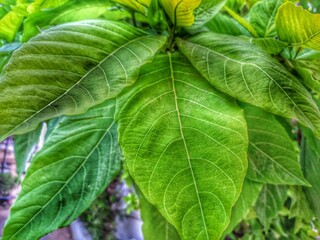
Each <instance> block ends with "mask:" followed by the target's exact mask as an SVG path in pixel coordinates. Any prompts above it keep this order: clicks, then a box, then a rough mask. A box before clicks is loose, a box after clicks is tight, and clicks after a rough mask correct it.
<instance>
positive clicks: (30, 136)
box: [14, 125, 42, 176]
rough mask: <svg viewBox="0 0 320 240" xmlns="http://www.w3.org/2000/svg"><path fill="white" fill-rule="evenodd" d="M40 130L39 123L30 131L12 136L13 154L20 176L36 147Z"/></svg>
mask: <svg viewBox="0 0 320 240" xmlns="http://www.w3.org/2000/svg"><path fill="white" fill-rule="evenodd" d="M41 130H42V126H41V125H40V126H39V127H38V128H37V129H36V130H34V131H32V132H28V133H26V134H23V135H17V136H14V155H15V160H16V165H17V173H18V175H19V176H21V174H22V173H23V171H24V170H25V168H26V163H27V162H28V161H30V160H31V158H32V155H33V154H34V153H35V151H36V149H37V146H38V143H39V138H40V134H41Z"/></svg>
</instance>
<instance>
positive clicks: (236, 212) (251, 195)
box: [224, 178, 263, 234]
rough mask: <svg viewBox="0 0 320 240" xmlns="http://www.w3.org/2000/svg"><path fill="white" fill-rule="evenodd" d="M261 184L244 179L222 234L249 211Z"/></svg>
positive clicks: (232, 227) (234, 225)
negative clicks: (227, 224)
mask: <svg viewBox="0 0 320 240" xmlns="http://www.w3.org/2000/svg"><path fill="white" fill-rule="evenodd" d="M262 187H263V185H262V184H261V183H258V182H254V181H251V180H249V179H247V178H246V179H245V180H244V182H243V187H242V191H241V194H240V197H239V199H238V201H237V203H236V204H235V205H234V206H233V208H232V212H231V221H230V223H229V226H228V227H227V229H226V230H225V231H224V234H228V233H230V232H231V231H232V230H233V229H234V228H235V227H236V226H237V224H238V223H240V221H241V220H243V219H244V218H245V217H246V216H247V215H248V213H249V211H250V209H251V208H252V207H253V206H254V205H255V203H256V201H257V199H258V196H259V194H260V191H261V189H262Z"/></svg>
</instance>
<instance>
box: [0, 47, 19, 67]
mask: <svg viewBox="0 0 320 240" xmlns="http://www.w3.org/2000/svg"><path fill="white" fill-rule="evenodd" d="M20 46H21V43H18V42H15V43H8V44H5V45H3V46H1V47H0V73H1V71H2V68H3V67H4V66H5V65H6V64H7V63H8V61H9V59H10V57H11V55H12V52H13V51H14V50H16V49H18V48H19V47H20Z"/></svg>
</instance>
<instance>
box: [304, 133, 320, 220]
mask: <svg viewBox="0 0 320 240" xmlns="http://www.w3.org/2000/svg"><path fill="white" fill-rule="evenodd" d="M303 136H304V137H303V140H302V146H301V165H302V169H303V173H304V176H305V178H306V179H307V180H308V181H309V182H310V184H311V185H312V187H309V188H304V191H305V193H306V195H307V199H308V200H309V202H310V205H311V207H312V209H313V211H314V214H315V215H316V217H318V218H320V205H319V199H320V185H319V182H320V177H319V172H320V141H319V140H318V139H316V138H315V137H314V136H313V135H312V133H311V132H310V131H309V129H303Z"/></svg>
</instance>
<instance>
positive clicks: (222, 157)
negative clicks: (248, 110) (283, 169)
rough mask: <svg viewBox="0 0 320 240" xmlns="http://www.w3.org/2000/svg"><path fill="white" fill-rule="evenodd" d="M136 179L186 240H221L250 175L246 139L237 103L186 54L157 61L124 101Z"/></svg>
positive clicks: (126, 147) (123, 124)
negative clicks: (246, 175)
mask: <svg viewBox="0 0 320 240" xmlns="http://www.w3.org/2000/svg"><path fill="white" fill-rule="evenodd" d="M117 119H118V121H119V132H120V144H121V147H122V150H123V154H124V157H125V160H126V164H127V166H128V169H129V172H130V175H131V176H132V177H133V179H134V181H135V183H136V184H137V185H138V186H139V188H140V189H141V191H142V192H143V194H144V196H145V197H146V198H147V200H148V201H149V202H150V203H151V204H153V205H155V207H156V208H157V209H158V210H159V211H160V213H161V214H162V215H163V216H164V217H165V218H166V220H167V221H169V222H170V223H171V224H172V225H174V226H175V228H176V229H177V231H178V232H179V234H180V237H181V238H182V239H196V238H198V239H219V237H220V236H221V234H222V232H223V230H224V229H225V228H226V226H227V225H228V223H229V218H230V215H231V208H232V206H233V205H234V204H235V202H236V201H237V199H238V197H239V195H240V191H241V188H242V182H243V180H244V177H245V173H246V168H247V133H246V124H245V120H244V116H243V112H242V110H241V109H240V108H239V107H238V106H237V105H236V104H235V102H234V99H232V98H229V97H227V96H226V95H224V94H221V93H219V92H218V91H216V90H214V89H213V88H211V87H210V85H209V84H208V83H207V81H206V80H205V79H203V78H202V77H201V75H200V74H199V73H198V72H197V71H196V70H195V69H194V68H193V67H192V65H191V64H190V63H189V62H188V61H187V60H186V59H185V57H184V56H182V55H181V54H178V53H176V54H174V55H171V54H163V55H158V56H157V58H156V59H155V61H154V62H153V63H152V64H148V65H146V66H145V67H143V69H142V70H141V75H140V79H139V81H138V82H137V83H136V85H134V86H133V87H132V88H130V89H129V90H128V91H127V92H126V93H125V94H124V95H123V96H121V98H120V99H119V109H118V114H117Z"/></svg>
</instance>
